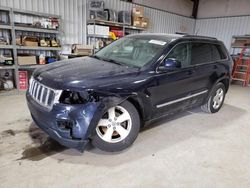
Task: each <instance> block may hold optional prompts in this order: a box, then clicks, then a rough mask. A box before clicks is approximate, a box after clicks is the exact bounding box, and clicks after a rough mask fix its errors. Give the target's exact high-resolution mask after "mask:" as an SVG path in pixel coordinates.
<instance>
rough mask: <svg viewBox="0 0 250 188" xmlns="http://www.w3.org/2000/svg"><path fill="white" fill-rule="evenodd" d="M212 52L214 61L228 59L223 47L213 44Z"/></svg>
mask: <svg viewBox="0 0 250 188" xmlns="http://www.w3.org/2000/svg"><path fill="white" fill-rule="evenodd" d="M212 51H213V57H214V61H217V60H222V59H227V55H226V52H225V50H223V47H222V46H221V45H218V44H213V49H212Z"/></svg>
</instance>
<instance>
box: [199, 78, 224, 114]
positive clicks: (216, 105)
mask: <svg viewBox="0 0 250 188" xmlns="http://www.w3.org/2000/svg"><path fill="white" fill-rule="evenodd" d="M225 95H226V89H225V85H224V84H223V83H221V82H219V83H218V84H216V86H215V87H214V88H213V90H212V92H211V94H210V96H209V98H208V101H207V102H206V103H205V104H204V105H202V106H201V109H202V110H203V111H205V112H208V113H216V112H218V111H219V110H220V108H221V107H222V105H223V103H224V99H225Z"/></svg>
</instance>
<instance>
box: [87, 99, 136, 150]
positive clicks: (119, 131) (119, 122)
mask: <svg viewBox="0 0 250 188" xmlns="http://www.w3.org/2000/svg"><path fill="white" fill-rule="evenodd" d="M122 115H123V116H122ZM139 130H140V117H139V114H138V112H137V110H136V108H135V107H134V105H133V104H131V103H130V102H128V101H124V102H123V103H121V104H119V105H118V106H115V107H112V108H109V109H108V111H107V112H105V113H104V115H103V116H102V118H101V119H100V121H99V122H98V124H97V126H96V130H95V135H94V136H93V138H92V140H91V142H92V145H94V146H95V147H97V148H99V149H100V150H103V151H107V152H117V151H122V150H124V149H126V148H128V147H129V146H130V145H132V144H133V142H134V141H135V139H136V137H137V136H138V133H139Z"/></svg>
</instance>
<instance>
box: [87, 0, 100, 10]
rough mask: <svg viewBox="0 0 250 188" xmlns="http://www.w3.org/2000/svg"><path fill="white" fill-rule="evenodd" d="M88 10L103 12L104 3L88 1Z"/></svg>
mask: <svg viewBox="0 0 250 188" xmlns="http://www.w3.org/2000/svg"><path fill="white" fill-rule="evenodd" d="M89 10H104V1H96V0H90V1H89Z"/></svg>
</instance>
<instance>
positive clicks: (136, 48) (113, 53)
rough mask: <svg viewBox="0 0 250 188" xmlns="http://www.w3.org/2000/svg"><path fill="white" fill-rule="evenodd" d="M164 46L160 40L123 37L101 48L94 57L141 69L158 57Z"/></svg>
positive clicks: (163, 42)
mask: <svg viewBox="0 0 250 188" xmlns="http://www.w3.org/2000/svg"><path fill="white" fill-rule="evenodd" d="M166 44H167V42H165V41H161V40H153V39H144V38H134V37H124V38H121V39H119V40H117V41H115V42H113V43H111V44H110V45H108V46H107V47H105V48H103V49H102V50H100V51H99V52H97V53H96V54H95V56H96V57H97V58H100V59H103V60H107V61H110V62H112V61H113V62H116V63H119V64H122V65H126V66H133V67H143V66H144V65H146V64H147V63H149V62H150V61H152V60H153V58H154V57H156V56H158V55H160V53H162V51H163V50H164V48H165V46H166Z"/></svg>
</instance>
